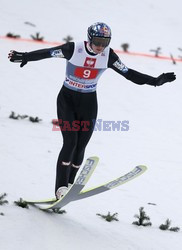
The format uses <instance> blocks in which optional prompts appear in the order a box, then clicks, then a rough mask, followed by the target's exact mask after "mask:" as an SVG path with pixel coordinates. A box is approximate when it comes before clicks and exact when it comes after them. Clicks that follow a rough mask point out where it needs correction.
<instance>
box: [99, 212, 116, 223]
mask: <svg viewBox="0 0 182 250" xmlns="http://www.w3.org/2000/svg"><path fill="white" fill-rule="evenodd" d="M97 215H98V216H100V217H102V218H103V219H105V220H106V221H108V222H111V221H113V220H114V221H119V220H118V218H117V216H118V213H114V214H113V215H111V213H110V212H108V214H107V215H103V214H97Z"/></svg>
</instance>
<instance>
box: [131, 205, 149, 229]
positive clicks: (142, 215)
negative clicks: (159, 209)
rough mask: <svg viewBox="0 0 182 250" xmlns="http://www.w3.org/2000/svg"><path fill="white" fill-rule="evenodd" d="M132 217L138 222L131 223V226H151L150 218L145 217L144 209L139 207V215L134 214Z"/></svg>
mask: <svg viewBox="0 0 182 250" xmlns="http://www.w3.org/2000/svg"><path fill="white" fill-rule="evenodd" d="M134 217H135V218H137V219H138V221H134V222H133V223H132V224H133V225H137V226H144V227H147V226H152V223H151V222H150V217H149V216H147V215H146V213H145V211H144V207H140V208H139V215H138V214H135V215H134ZM145 221H148V222H145Z"/></svg>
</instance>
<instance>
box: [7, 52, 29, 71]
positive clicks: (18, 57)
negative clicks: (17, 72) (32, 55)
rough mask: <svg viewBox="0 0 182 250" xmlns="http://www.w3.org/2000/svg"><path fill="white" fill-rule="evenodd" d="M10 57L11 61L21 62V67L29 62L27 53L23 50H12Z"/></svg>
mask: <svg viewBox="0 0 182 250" xmlns="http://www.w3.org/2000/svg"><path fill="white" fill-rule="evenodd" d="M8 58H9V59H10V62H17V63H21V64H20V67H21V68H22V67H23V66H24V65H25V64H27V60H26V53H23V52H17V51H15V50H11V51H10V53H9V54H8Z"/></svg>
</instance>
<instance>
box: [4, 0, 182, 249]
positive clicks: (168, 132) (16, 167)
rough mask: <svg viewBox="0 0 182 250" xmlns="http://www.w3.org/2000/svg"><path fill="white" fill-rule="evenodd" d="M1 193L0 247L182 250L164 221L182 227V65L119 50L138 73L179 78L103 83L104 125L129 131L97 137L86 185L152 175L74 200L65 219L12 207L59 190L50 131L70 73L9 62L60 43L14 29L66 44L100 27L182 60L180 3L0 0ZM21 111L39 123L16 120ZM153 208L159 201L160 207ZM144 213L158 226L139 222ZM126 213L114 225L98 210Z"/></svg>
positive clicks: (54, 64)
mask: <svg viewBox="0 0 182 250" xmlns="http://www.w3.org/2000/svg"><path fill="white" fill-rule="evenodd" d="M0 6H1V8H0V36H1V39H0V78H1V80H0V193H1V194H2V193H4V192H6V193H7V194H8V196H7V200H8V201H9V204H7V205H4V206H0V213H4V216H0V249H1V250H40V249H43V250H60V249H61V250H62V249H63V250H70V249H74V250H80V249H87V250H92V249H95V250H113V249H116V250H168V249H170V250H171V249H173V250H180V249H182V232H181V231H180V232H178V233H174V232H170V231H161V230H160V229H159V225H161V224H162V223H164V222H165V221H166V219H168V218H169V219H170V220H171V221H172V224H171V226H178V227H180V228H181V229H182V195H181V190H182V181H181V180H182V157H181V147H182V126H181V123H182V115H181V107H182V98H181V93H182V83H181V79H182V63H181V62H177V64H176V65H174V64H172V61H170V60H160V59H154V58H149V57H142V56H130V55H123V54H121V53H118V55H119V56H120V58H121V60H122V61H123V62H124V63H125V64H126V65H127V66H128V67H130V68H133V69H135V70H138V71H140V72H143V73H146V74H150V75H153V76H158V75H160V74H161V73H163V72H173V71H174V72H175V73H176V75H177V80H176V81H175V82H173V83H169V84H165V85H163V86H161V87H158V88H155V87H151V86H138V85H136V84H133V83H132V82H129V81H127V80H126V79H125V78H123V77H121V76H120V75H119V74H117V73H116V72H114V71H112V70H107V71H106V72H105V74H104V75H103V76H102V78H101V79H100V82H99V84H98V91H97V93H98V100H99V114H98V119H103V120H104V121H123V120H128V121H129V125H130V127H129V131H127V132H126V131H125V132H124V131H110V132H108V131H95V132H94V135H93V137H92V139H91V141H90V143H89V145H88V147H87V149H86V155H85V159H86V158H87V157H89V156H93V155H97V156H99V157H100V162H99V165H98V167H97V169H96V171H95V173H94V175H93V177H92V178H91V180H90V182H89V183H88V185H87V187H91V186H93V185H98V184H100V183H103V182H107V181H109V180H111V179H113V178H115V177H118V176H120V175H123V174H125V173H127V172H128V171H130V170H131V169H132V168H133V167H134V166H136V165H138V164H143V165H146V166H147V167H148V170H147V172H146V173H145V174H143V175H142V176H140V177H138V178H137V179H135V180H133V181H131V182H129V183H127V184H125V185H123V186H121V187H118V188H116V189H115V190H112V191H110V192H106V193H105V194H101V195H98V196H95V197H92V198H89V199H85V200H81V201H75V202H73V203H70V204H69V205H68V206H66V207H65V210H66V212H67V213H66V214H63V215H57V214H47V213H43V212H41V211H39V210H38V209H36V208H33V207H31V208H30V209H22V208H20V207H17V206H15V205H14V201H17V200H19V198H20V197H22V198H24V199H41V198H47V197H48V198H49V197H52V196H53V194H54V180H55V166H56V161H57V156H58V153H59V150H60V148H61V145H62V137H61V134H60V132H53V131H52V124H51V120H52V119H55V118H56V97H57V94H58V92H59V90H60V88H61V86H62V82H63V79H64V74H65V60H61V59H49V60H42V61H38V62H32V63H28V64H27V65H26V66H25V67H24V68H22V69H20V67H19V65H18V64H13V63H10V62H9V61H8V59H7V54H8V52H9V51H10V50H11V49H14V50H17V51H32V50H36V49H41V48H45V47H51V46H55V45H54V43H52V44H43V43H35V42H27V41H18V40H7V39H4V38H3V37H4V36H5V35H6V34H7V33H8V32H12V33H14V34H18V35H21V37H22V38H25V39H29V38H30V35H35V33H36V32H40V35H42V36H44V39H45V40H46V41H50V42H55V41H56V42H58V43H59V42H60V43H62V42H63V38H65V37H66V36H68V35H71V36H72V37H73V38H74V40H75V41H81V40H83V39H86V30H87V27H88V26H89V25H90V24H91V23H93V22H96V21H103V22H106V23H108V24H109V25H110V26H111V28H112V31H113V38H112V41H111V47H112V48H113V49H115V50H121V47H120V45H121V44H122V43H129V45H130V47H129V50H130V51H131V52H142V53H148V54H153V53H152V52H150V50H151V49H156V48H157V47H161V48H162V49H161V52H162V54H161V56H162V55H163V56H170V53H171V54H172V55H173V56H174V57H175V58H178V56H182V54H181V53H182V52H181V51H180V50H179V48H181V47H182V45H181V27H182V16H181V9H182V3H181V1H179V0H174V1H172V2H171V1H169V0H167V1H166V0H158V1H152V0H141V1H134V0H129V1H121V0H113V1H109V0H105V1H103V0H101V1H95V0H92V1H87V0H85V1H83V0H78V1H71V0H64V1H58V0H54V1H50V0H45V1H43V0H38V1H37V0H36V1H35V0H32V1H12V0H6V1H5V0H0ZM11 111H14V112H15V113H16V114H20V115H25V114H26V115H28V116H32V117H36V116H37V117H39V118H40V119H42V121H41V122H40V123H32V122H30V121H28V119H22V120H13V119H9V115H10V114H11ZM152 204H153V205H152ZM140 207H144V210H145V211H146V214H147V215H148V216H150V219H151V222H152V226H151V227H137V226H134V225H132V222H133V221H134V220H136V219H135V218H134V215H135V214H138V212H139V211H138V210H139V208H140ZM108 212H110V213H111V214H113V213H118V219H119V221H118V222H117V221H114V222H111V223H109V222H106V221H105V220H103V219H102V218H100V217H98V216H97V215H96V214H97V213H100V214H107V213H108Z"/></svg>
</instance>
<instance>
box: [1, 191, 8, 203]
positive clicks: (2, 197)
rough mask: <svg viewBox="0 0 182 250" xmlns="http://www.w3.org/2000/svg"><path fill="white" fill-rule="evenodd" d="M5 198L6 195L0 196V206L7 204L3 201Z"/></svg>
mask: <svg viewBox="0 0 182 250" xmlns="http://www.w3.org/2000/svg"><path fill="white" fill-rule="evenodd" d="M6 196H7V194H6V193H4V194H1V195H0V205H5V204H8V201H7V200H5V197H6Z"/></svg>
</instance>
